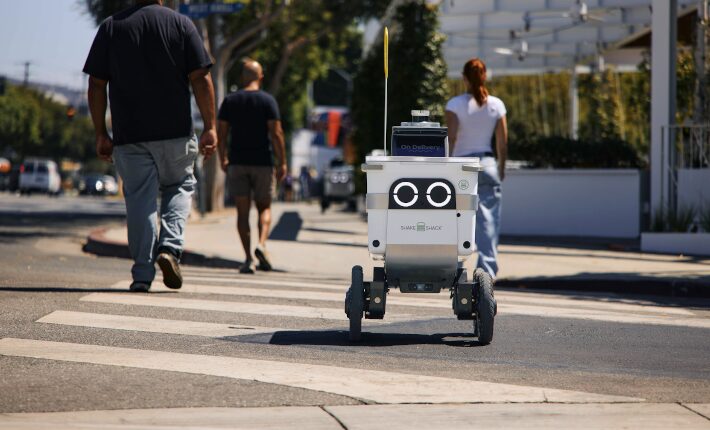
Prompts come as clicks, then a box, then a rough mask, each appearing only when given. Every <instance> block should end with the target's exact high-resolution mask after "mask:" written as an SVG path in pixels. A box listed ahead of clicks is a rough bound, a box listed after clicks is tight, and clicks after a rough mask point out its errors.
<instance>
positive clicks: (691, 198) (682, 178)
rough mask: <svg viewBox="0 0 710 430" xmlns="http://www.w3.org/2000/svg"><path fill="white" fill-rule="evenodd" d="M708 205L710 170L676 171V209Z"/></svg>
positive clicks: (699, 207) (709, 197) (709, 199)
mask: <svg viewBox="0 0 710 430" xmlns="http://www.w3.org/2000/svg"><path fill="white" fill-rule="evenodd" d="M707 205H710V169H679V170H678V207H683V206H695V207H696V208H697V209H701V208H702V207H706V206H707Z"/></svg>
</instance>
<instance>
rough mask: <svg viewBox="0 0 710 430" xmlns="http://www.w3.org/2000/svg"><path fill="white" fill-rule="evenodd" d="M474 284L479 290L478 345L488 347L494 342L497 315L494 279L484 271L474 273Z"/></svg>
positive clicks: (477, 308)
mask: <svg viewBox="0 0 710 430" xmlns="http://www.w3.org/2000/svg"><path fill="white" fill-rule="evenodd" d="M473 282H474V284H475V285H476V288H477V297H478V303H477V305H476V311H477V315H476V323H477V324H478V343H479V344H481V345H488V344H489V343H491V341H492V340H493V325H494V321H495V314H496V307H497V306H496V300H495V298H494V297H493V279H491V275H489V274H488V273H486V272H485V271H484V270H482V269H476V271H475V272H474V273H473Z"/></svg>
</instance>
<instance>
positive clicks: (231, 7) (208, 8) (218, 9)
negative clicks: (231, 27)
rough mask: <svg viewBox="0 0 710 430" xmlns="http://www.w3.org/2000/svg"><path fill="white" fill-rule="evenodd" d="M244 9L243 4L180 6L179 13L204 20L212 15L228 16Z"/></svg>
mask: <svg viewBox="0 0 710 430" xmlns="http://www.w3.org/2000/svg"><path fill="white" fill-rule="evenodd" d="M242 9H244V3H242V2H232V3H209V4H181V5H180V13H181V14H183V15H187V16H189V17H190V18H192V19H200V18H205V17H207V16H209V15H213V14H230V13H236V12H239V11H241V10H242Z"/></svg>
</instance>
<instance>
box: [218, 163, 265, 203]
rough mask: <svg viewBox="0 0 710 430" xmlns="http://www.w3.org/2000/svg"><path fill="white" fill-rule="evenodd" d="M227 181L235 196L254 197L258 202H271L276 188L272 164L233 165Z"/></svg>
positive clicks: (230, 167)
mask: <svg viewBox="0 0 710 430" xmlns="http://www.w3.org/2000/svg"><path fill="white" fill-rule="evenodd" d="M227 183H228V184H229V190H230V191H231V193H232V195H233V196H234V197H243V196H247V197H252V198H253V199H254V201H255V202H258V203H270V202H271V195H272V193H273V190H274V168H273V167H271V166H242V165H238V164H237V165H231V166H229V170H228V172H227Z"/></svg>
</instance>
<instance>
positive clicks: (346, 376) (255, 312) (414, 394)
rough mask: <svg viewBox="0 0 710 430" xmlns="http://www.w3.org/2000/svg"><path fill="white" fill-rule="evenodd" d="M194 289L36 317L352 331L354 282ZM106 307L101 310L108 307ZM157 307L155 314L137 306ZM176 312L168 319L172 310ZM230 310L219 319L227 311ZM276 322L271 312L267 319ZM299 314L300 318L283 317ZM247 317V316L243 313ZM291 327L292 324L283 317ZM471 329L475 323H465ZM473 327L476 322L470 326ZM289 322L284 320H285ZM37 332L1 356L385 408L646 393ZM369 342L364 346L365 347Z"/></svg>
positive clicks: (535, 297) (189, 279) (614, 306)
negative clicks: (349, 311)
mask: <svg viewBox="0 0 710 430" xmlns="http://www.w3.org/2000/svg"><path fill="white" fill-rule="evenodd" d="M184 272H185V285H184V286H183V288H182V289H181V290H180V291H178V292H176V291H173V290H168V289H167V288H164V287H162V285H161V283H160V281H159V280H156V282H155V283H154V284H153V288H152V290H151V292H150V293H147V294H135V293H128V292H127V289H128V282H118V283H116V284H114V285H111V286H110V287H109V288H108V289H109V290H110V291H107V292H87V294H85V295H83V296H81V297H80V298H79V299H78V303H75V304H76V306H77V308H78V310H76V309H75V310H70V309H56V310H54V311H52V312H50V313H48V314H47V315H44V316H42V317H41V318H39V319H37V321H36V324H48V325H55V326H66V327H73V328H74V329H76V330H89V329H92V330H109V331H114V330H115V331H121V332H135V333H139V332H143V333H156V334H166V335H180V336H196V337H205V338H212V339H230V342H232V344H235V343H234V342H235V339H236V342H237V343H236V345H238V342H239V337H240V336H249V335H255V334H259V335H266V336H269V335H273V334H276V333H279V332H298V331H299V330H300V329H299V327H302V329H303V330H306V329H308V330H309V331H312V330H313V329H312V324H313V322H317V323H318V324H319V325H320V326H321V327H328V330H329V331H330V332H333V331H342V336H343V338H344V339H345V337H346V330H347V318H346V316H345V313H344V311H343V299H344V296H345V290H346V288H347V286H348V285H347V284H348V282H347V281H346V280H343V281H340V282H337V281H334V280H329V281H327V282H322V281H320V280H315V279H313V278H311V277H308V276H300V277H299V276H294V275H288V274H279V273H273V274H258V275H257V276H253V275H252V276H247V275H239V274H236V273H234V272H232V271H227V270H209V269H197V268H186V269H184ZM496 298H497V300H498V303H499V308H498V309H499V313H498V317H502V318H505V317H507V316H509V315H527V316H536V317H544V318H568V319H573V320H574V319H577V320H580V319H582V320H593V321H606V322H611V323H631V324H650V325H665V326H682V327H694V328H701V329H708V328H710V319H708V318H704V317H703V315H699V314H697V313H696V312H695V311H694V310H691V309H685V308H678V307H666V306H658V305H655V304H653V303H647V302H642V301H628V300H627V301H624V300H610V299H608V298H607V299H602V298H595V297H572V298H570V297H569V296H562V295H554V294H532V293H521V292H512V291H499V292H497V293H496ZM387 303H388V310H387V315H386V316H385V319H384V320H381V321H380V320H365V321H364V326H363V327H364V331H365V332H367V331H368V330H375V329H377V327H378V326H379V327H382V326H386V325H387V324H389V323H404V322H407V321H418V322H422V321H427V320H431V319H436V318H452V315H451V303H450V300H449V297H448V294H446V293H442V294H439V295H405V294H401V293H399V292H398V291H393V292H392V293H391V294H390V296H389V297H388V299H387ZM97 306H98V307H97ZM145 309H150V310H151V316H150V317H146V316H136V315H131V313H136V312H127V310H128V311H136V310H138V311H140V310H145ZM175 311H190V312H193V314H191V315H198V316H199V317H194V320H185V319H179V318H174V317H172V315H174V312H175ZM165 315H171V317H168V318H163V317H162V316H165ZM237 315H238V316H239V317H240V318H241V317H244V316H251V317H253V318H252V320H256V319H258V320H259V321H264V320H268V321H271V322H270V323H268V324H265V325H251V324H230V323H228V322H225V320H226V321H229V320H231V318H233V317H234V316H237ZM217 316H219V318H217ZM263 317H269V318H263ZM284 318H288V320H289V324H285V323H283V322H284V321H285V320H284ZM240 321H244V320H240ZM280 322H281V323H280ZM461 323H462V324H463V323H464V322H461ZM466 324H470V323H466ZM279 325H282V326H281V327H279ZM77 340H78V341H79V342H68V341H66V342H65V341H63V342H55V341H48V340H37V339H20V338H3V339H0V355H5V356H14V357H28V358H35V359H44V360H54V361H60V362H75V363H86V364H95V365H103V366H122V367H133V368H141V369H152V370H162V371H166V372H181V373H188V374H199V375H211V376H219V377H226V378H232V379H246V380H253V381H259V382H264V383H271V384H279V385H284V386H290V387H297V388H305V389H309V390H317V391H322V392H326V393H332V394H338V395H344V396H348V397H351V398H355V399H359V400H362V401H364V402H369V403H371V402H374V403H388V404H389V403H469V402H470V403H477V402H494V403H498V402H507V403H511V402H512V403H515V402H562V403H565V402H602V403H603V402H636V401H641V400H642V399H637V398H631V397H623V396H613V395H605V394H596V393H588V392H583V391H574V390H559V389H550V388H546V387H531V386H521V385H512V384H502V383H493V382H483V381H474V380H470V379H466V378H465V377H464V378H461V379H458V378H450V377H438V376H425V375H420V374H415V373H403V372H396V371H385V370H374V369H368V370H367V371H363V369H356V368H351V367H344V366H337V365H331V364H322V363H321V364H314V363H313V362H308V361H307V360H304V361H303V362H299V361H298V360H296V361H276V360H263V359H255V358H253V357H249V358H242V357H239V356H238V355H239V353H238V350H237V356H229V357H227V356H215V355H200V354H194V353H187V352H175V351H171V352H168V351H163V350H153V349H150V350H149V349H138V348H125V347H113V346H106V345H93V344H88V343H85V342H81V340H82V339H81V338H80V337H79V338H77ZM353 348H357V347H353Z"/></svg>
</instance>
